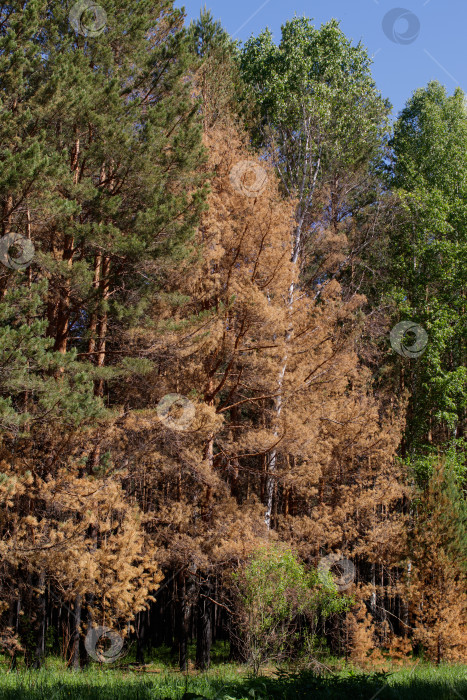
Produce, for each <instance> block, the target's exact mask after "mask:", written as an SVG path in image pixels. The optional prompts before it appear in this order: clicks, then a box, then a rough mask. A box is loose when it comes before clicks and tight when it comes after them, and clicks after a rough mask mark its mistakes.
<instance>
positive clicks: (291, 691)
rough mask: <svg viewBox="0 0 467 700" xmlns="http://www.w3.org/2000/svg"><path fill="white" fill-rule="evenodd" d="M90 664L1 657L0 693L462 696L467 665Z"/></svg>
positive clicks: (163, 699)
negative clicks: (256, 668) (29, 664)
mask: <svg viewBox="0 0 467 700" xmlns="http://www.w3.org/2000/svg"><path fill="white" fill-rule="evenodd" d="M131 669H132V667H131V666H127V667H125V666H121V667H119V668H116V667H114V666H112V667H110V666H109V667H107V666H103V667H98V666H97V665H96V666H94V665H90V666H88V667H87V668H86V669H84V670H82V671H80V672H72V671H69V670H67V669H66V668H65V667H64V666H63V663H62V662H60V661H58V660H56V659H53V658H52V659H48V660H47V663H46V664H45V667H43V668H42V669H40V670H36V671H33V670H26V669H21V668H19V669H18V670H16V671H8V670H7V666H6V664H2V663H1V657H0V698H1V699H2V700H3V699H5V700H74V699H75V698H82V699H83V700H120V699H121V700H149V699H150V698H151V700H169V699H170V700H189V699H191V700H195V699H196V698H198V699H199V700H201V699H202V698H212V699H217V700H269V698H272V699H276V698H277V700H288V699H289V698H290V699H291V700H292V699H293V700H301V699H303V700H305V699H306V700H312V699H314V698H318V699H320V698H323V699H324V698H326V699H327V700H337V699H338V700H347V698H348V699H349V700H360V699H361V700H376V698H378V700H397V699H399V700H406V699H407V700H409V698H410V700H459V699H460V700H467V665H447V664H446V665H445V664H442V665H440V666H433V665H430V664H427V663H423V662H418V663H416V662H413V663H411V664H410V665H409V666H406V667H403V668H400V667H395V668H394V669H393V670H392V671H390V672H387V671H386V672H381V671H378V672H362V671H358V670H356V669H352V668H350V667H346V668H344V669H342V670H340V671H339V672H337V673H333V674H326V675H325V676H316V675H315V674H313V673H312V672H309V671H305V672H301V673H292V672H290V671H281V670H275V671H274V672H273V671H272V669H270V670H269V671H267V670H266V672H264V671H263V672H262V674H261V675H260V676H259V677H258V678H253V677H252V676H251V674H250V673H249V671H248V669H247V668H245V667H242V666H239V665H235V664H223V665H220V666H216V667H214V668H212V669H211V670H210V671H209V672H207V673H201V672H194V671H191V672H188V673H187V674H182V673H179V672H176V671H175V670H171V669H170V668H168V667H164V666H161V665H160V664H149V665H147V666H145V668H144V669H141V668H139V669H138V670H136V667H133V669H132V670H131Z"/></svg>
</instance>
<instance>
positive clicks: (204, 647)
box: [196, 584, 212, 671]
mask: <svg viewBox="0 0 467 700" xmlns="http://www.w3.org/2000/svg"><path fill="white" fill-rule="evenodd" d="M210 590H211V587H210V585H209V584H206V585H204V586H202V587H201V589H200V595H199V598H198V621H197V630H196V668H199V669H201V670H202V671H206V670H207V669H208V668H209V666H210V663H211V644H212V603H211V601H210V600H209V599H208V598H206V596H207V595H209V592H210Z"/></svg>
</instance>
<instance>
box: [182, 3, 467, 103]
mask: <svg viewBox="0 0 467 700" xmlns="http://www.w3.org/2000/svg"><path fill="white" fill-rule="evenodd" d="M204 4H205V0H185V2H182V1H181V0H176V5H177V6H178V7H182V6H184V7H185V9H186V12H187V19H188V21H189V20H190V19H192V18H197V17H198V16H199V12H200V9H201V7H203V6H204ZM206 5H207V7H208V9H210V10H211V11H212V13H213V15H214V17H215V18H216V19H219V20H221V22H222V25H223V26H224V28H225V29H226V30H227V31H228V32H229V33H230V34H231V35H234V36H235V38H237V39H240V40H241V41H245V40H246V39H248V38H249V37H250V36H251V35H252V34H254V35H257V34H258V33H259V32H260V31H261V30H262V29H264V28H265V27H266V26H268V27H269V28H270V29H271V31H272V32H273V35H274V39H275V41H276V42H277V41H279V39H280V34H281V31H280V28H281V25H282V24H283V23H284V22H285V21H286V20H287V19H290V18H291V17H293V15H294V13H296V14H297V15H306V16H307V17H311V18H312V19H313V20H314V24H316V25H317V26H319V25H321V24H322V23H323V22H326V21H328V20H329V19H331V18H332V17H335V18H336V19H339V20H340V21H341V25H340V26H341V29H342V30H343V32H344V33H345V34H346V35H347V36H348V37H349V38H352V39H353V40H354V42H358V41H359V40H360V39H361V40H362V41H363V43H364V44H365V46H366V47H367V49H368V50H369V53H370V55H372V56H373V57H374V59H373V60H374V65H373V76H374V78H375V81H376V83H377V85H378V87H379V89H380V90H381V92H382V94H383V96H384V97H388V98H389V99H390V101H391V103H392V104H393V106H394V113H395V114H397V112H398V111H399V110H401V109H402V107H403V106H404V104H405V102H406V101H407V99H408V98H409V97H410V95H411V94H412V92H413V91H414V90H415V89H416V88H418V87H423V86H425V85H426V84H427V83H428V82H429V81H430V80H439V81H440V82H441V83H443V84H444V85H446V87H447V88H448V91H449V92H450V93H451V92H452V91H453V90H454V89H455V88H456V87H457V86H459V87H461V88H462V89H463V90H464V91H465V92H467V0H444V2H443V1H442V0H400V4H399V2H398V0H315V1H314V2H313V1H312V0H285V2H284V0H206ZM398 8H399V10H398ZM383 24H384V27H383ZM384 29H386V33H385V31H384Z"/></svg>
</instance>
